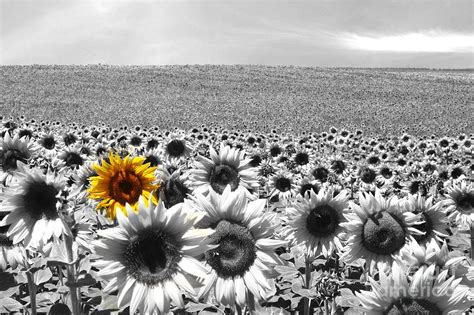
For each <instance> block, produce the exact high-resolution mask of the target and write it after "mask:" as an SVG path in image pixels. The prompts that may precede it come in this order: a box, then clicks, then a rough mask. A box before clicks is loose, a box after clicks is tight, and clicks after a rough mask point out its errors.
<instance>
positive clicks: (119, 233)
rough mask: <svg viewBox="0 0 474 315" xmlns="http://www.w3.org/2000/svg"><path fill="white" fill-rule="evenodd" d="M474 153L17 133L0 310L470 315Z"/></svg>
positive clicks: (10, 162) (51, 130)
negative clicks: (464, 313) (454, 314)
mask: <svg viewBox="0 0 474 315" xmlns="http://www.w3.org/2000/svg"><path fill="white" fill-rule="evenodd" d="M471 141H472V136H466V135H459V136H458V137H455V138H453V137H444V138H441V139H439V138H436V137H414V136H410V135H406V134H404V135H401V136H399V137H393V138H387V139H376V138H371V137H367V136H364V135H363V133H362V132H361V131H356V132H354V133H352V132H349V131H347V130H337V129H335V128H331V130H330V131H329V132H327V133H322V134H302V135H280V134H277V133H276V132H271V133H269V134H252V133H251V132H242V131H228V130H215V129H212V128H208V127H205V126H201V127H199V128H193V129H192V130H189V131H183V130H178V129H174V130H172V131H162V130H158V129H157V128H151V129H146V128H142V127H135V128H133V129H132V130H129V129H128V128H121V129H111V128H109V127H105V126H77V125H75V124H70V125H64V124H59V123H56V122H36V121H34V120H33V121H26V120H25V119H20V120H18V121H15V120H6V119H4V120H3V121H2V127H1V134H0V180H1V186H0V191H1V197H0V201H1V206H0V274H1V276H2V281H1V287H0V290H1V291H0V292H1V295H0V312H20V311H21V310H24V311H26V310H30V312H33V313H35V312H36V311H41V312H47V311H49V312H51V313H54V314H60V313H64V312H66V313H67V312H69V311H70V312H72V313H74V314H79V313H94V312H99V311H107V310H108V311H110V310H119V311H123V310H125V309H127V310H128V311H129V313H131V314H132V313H135V312H139V313H140V314H155V313H168V312H175V313H179V312H201V313H202V314H205V313H209V312H236V313H241V312H244V311H248V312H258V313H272V312H276V313H279V312H283V313H287V312H293V311H299V312H300V313H302V314H303V313H304V314H310V313H317V312H326V313H329V312H333V313H336V312H343V311H346V310H349V309H350V310H351V311H352V312H353V313H354V312H355V313H357V312H358V313H363V312H367V313H374V314H447V313H450V312H452V313H463V312H468V311H469V308H470V306H471V304H473V301H474V292H473V289H472V287H473V284H474V266H472V259H470V254H469V253H471V251H472V248H471V246H472V237H473V233H474V228H473V226H474V223H473V221H474V187H473V185H472V178H473V176H472V174H473V170H474V164H473V161H472V157H473V155H472V154H473V153H472V152H473V151H472V144H471Z"/></svg>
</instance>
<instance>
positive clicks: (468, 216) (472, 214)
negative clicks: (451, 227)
mask: <svg viewBox="0 0 474 315" xmlns="http://www.w3.org/2000/svg"><path fill="white" fill-rule="evenodd" d="M443 204H444V205H445V206H446V212H447V213H448V218H449V219H453V220H454V221H455V222H456V223H457V224H462V225H464V226H471V224H472V222H474V188H473V187H472V184H471V183H469V184H468V183H467V182H466V181H462V182H461V183H460V184H458V185H453V186H451V187H450V188H448V196H447V198H446V199H445V200H444V201H443Z"/></svg>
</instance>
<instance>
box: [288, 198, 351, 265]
mask: <svg viewBox="0 0 474 315" xmlns="http://www.w3.org/2000/svg"><path fill="white" fill-rule="evenodd" d="M333 194H334V190H333V189H327V190H323V189H321V190H320V191H319V193H318V194H315V193H314V192H313V191H310V192H309V193H308V194H306V196H305V198H302V199H301V200H300V202H298V203H297V204H296V205H295V207H294V209H291V210H289V213H288V232H289V233H290V237H291V238H293V239H294V240H295V242H296V243H297V244H304V245H305V247H306V252H307V255H308V256H309V257H313V258H315V257H316V256H317V255H319V254H323V255H324V256H325V257H326V258H327V257H328V256H330V255H331V254H332V253H333V251H334V250H335V249H339V250H340V249H342V247H343V246H342V244H341V241H340V238H341V236H342V234H343V232H344V228H343V227H342V225H341V223H343V222H345V221H346V219H345V217H344V215H343V211H344V210H345V209H346V208H347V207H348V204H349V196H348V195H347V193H346V192H345V191H342V192H340V193H339V194H338V195H337V196H333Z"/></svg>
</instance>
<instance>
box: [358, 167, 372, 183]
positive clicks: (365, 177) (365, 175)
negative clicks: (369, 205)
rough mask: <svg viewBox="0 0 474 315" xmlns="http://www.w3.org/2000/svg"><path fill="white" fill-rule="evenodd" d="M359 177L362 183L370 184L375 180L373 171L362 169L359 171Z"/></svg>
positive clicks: (366, 168)
mask: <svg viewBox="0 0 474 315" xmlns="http://www.w3.org/2000/svg"><path fill="white" fill-rule="evenodd" d="M359 176H360V179H361V180H362V181H363V182H364V183H366V184H370V183H372V182H373V181H374V180H375V176H376V173H375V171H374V170H372V169H370V168H368V167H364V168H363V169H361V170H360V173H359Z"/></svg>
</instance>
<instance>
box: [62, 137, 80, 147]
mask: <svg viewBox="0 0 474 315" xmlns="http://www.w3.org/2000/svg"><path fill="white" fill-rule="evenodd" d="M63 140H64V143H65V144H66V145H71V144H73V143H75V142H76V141H77V138H76V136H75V135H73V134H67V135H65V136H64V138H63Z"/></svg>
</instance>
